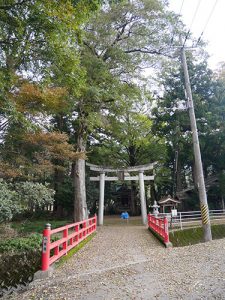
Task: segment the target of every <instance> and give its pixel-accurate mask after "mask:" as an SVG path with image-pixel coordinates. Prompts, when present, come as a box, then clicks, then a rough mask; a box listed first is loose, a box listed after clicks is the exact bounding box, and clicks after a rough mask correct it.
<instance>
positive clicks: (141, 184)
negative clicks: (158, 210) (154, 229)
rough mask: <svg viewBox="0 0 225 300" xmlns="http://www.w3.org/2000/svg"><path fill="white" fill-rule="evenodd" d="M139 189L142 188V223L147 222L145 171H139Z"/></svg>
mask: <svg viewBox="0 0 225 300" xmlns="http://www.w3.org/2000/svg"><path fill="white" fill-rule="evenodd" d="M139 189H140V200H141V216H142V223H143V224H144V225H146V224H147V208H146V198H145V184H144V175H143V171H139Z"/></svg>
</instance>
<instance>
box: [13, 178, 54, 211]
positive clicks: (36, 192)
mask: <svg viewBox="0 0 225 300" xmlns="http://www.w3.org/2000/svg"><path fill="white" fill-rule="evenodd" d="M15 190H16V192H17V195H18V201H19V203H20V205H21V206H22V207H23V208H24V209H27V208H28V207H29V208H32V207H37V208H41V207H43V206H45V205H50V204H53V202H54V194H55V191H54V190H53V189H50V188H49V184H48V183H45V184H42V183H37V182H29V181H26V182H19V183H16V184H15Z"/></svg>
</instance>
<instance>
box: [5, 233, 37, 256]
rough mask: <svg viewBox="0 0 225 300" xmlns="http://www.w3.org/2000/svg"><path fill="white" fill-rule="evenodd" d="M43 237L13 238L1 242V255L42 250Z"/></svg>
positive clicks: (33, 235) (34, 235)
mask: <svg viewBox="0 0 225 300" xmlns="http://www.w3.org/2000/svg"><path fill="white" fill-rule="evenodd" d="M41 243H42V235H40V234H32V235H30V236H28V237H20V238H13V239H10V240H4V241H0V253H5V252H16V253H18V252H24V251H29V250H40V249H41Z"/></svg>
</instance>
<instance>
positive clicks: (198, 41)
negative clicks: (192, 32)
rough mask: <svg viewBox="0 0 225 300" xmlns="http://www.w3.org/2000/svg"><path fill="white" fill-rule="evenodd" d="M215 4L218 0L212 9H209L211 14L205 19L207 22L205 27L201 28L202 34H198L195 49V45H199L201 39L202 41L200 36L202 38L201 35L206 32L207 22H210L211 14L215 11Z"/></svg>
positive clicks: (216, 0)
mask: <svg viewBox="0 0 225 300" xmlns="http://www.w3.org/2000/svg"><path fill="white" fill-rule="evenodd" d="M217 3H218V0H215V2H214V5H213V7H212V9H211V12H210V13H209V16H208V18H207V20H206V23H205V26H204V27H203V30H202V33H201V34H200V36H199V38H198V40H197V43H196V47H197V45H198V44H199V43H200V41H201V39H202V36H203V34H204V31H205V30H206V28H207V26H208V24H209V21H210V19H211V17H212V15H213V13H214V10H215V8H216V5H217Z"/></svg>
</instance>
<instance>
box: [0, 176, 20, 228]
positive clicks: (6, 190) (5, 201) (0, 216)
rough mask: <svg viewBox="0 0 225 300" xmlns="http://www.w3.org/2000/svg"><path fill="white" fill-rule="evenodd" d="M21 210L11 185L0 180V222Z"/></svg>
mask: <svg viewBox="0 0 225 300" xmlns="http://www.w3.org/2000/svg"><path fill="white" fill-rule="evenodd" d="M19 212H21V207H20V205H19V203H18V201H17V193H16V191H13V190H12V189H11V185H9V184H7V183H6V182H4V181H0V223H2V222H4V221H10V220H11V219H12V217H13V215H15V214H17V213H19Z"/></svg>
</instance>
